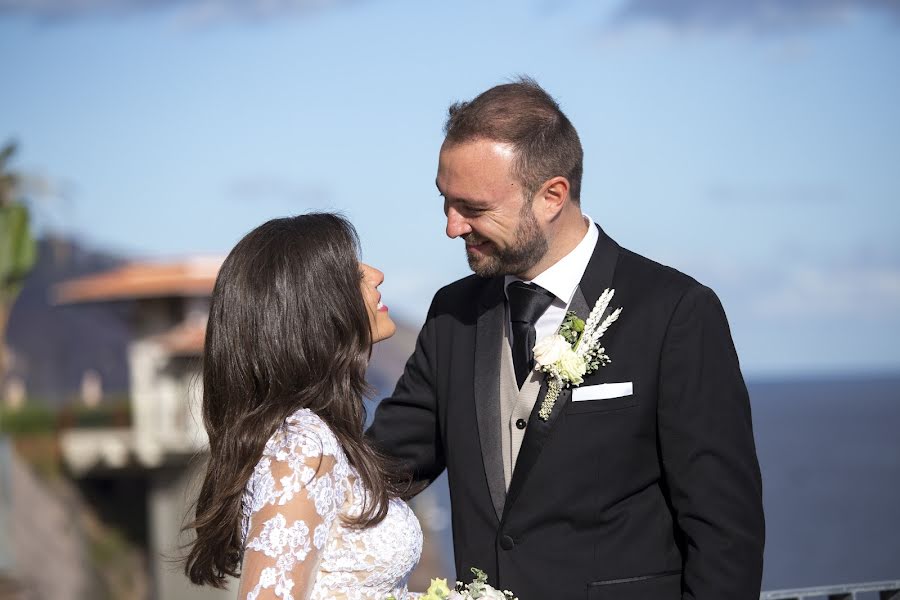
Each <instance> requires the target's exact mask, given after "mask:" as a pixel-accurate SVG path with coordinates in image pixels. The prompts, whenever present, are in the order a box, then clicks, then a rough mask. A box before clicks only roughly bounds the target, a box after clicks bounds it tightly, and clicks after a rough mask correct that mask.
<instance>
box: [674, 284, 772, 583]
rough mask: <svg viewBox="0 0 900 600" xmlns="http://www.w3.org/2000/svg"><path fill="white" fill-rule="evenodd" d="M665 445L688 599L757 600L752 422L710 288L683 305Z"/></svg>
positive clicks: (760, 524)
mask: <svg viewBox="0 0 900 600" xmlns="http://www.w3.org/2000/svg"><path fill="white" fill-rule="evenodd" d="M659 393H660V397H659V408H658V423H659V439H660V447H661V457H662V464H663V472H664V478H665V483H666V486H667V487H668V489H669V492H670V495H671V503H672V508H673V511H674V515H675V519H676V522H677V526H678V530H679V531H678V534H679V538H680V545H681V548H682V552H683V555H684V579H683V586H684V587H683V589H684V596H683V598H684V599H685V600H721V599H722V598H729V599H730V600H742V599H746V600H750V599H753V600H757V599H758V598H759V592H760V585H761V579H762V561H763V544H764V538H765V523H764V519H763V508H762V482H761V477H760V471H759V463H758V461H757V458H756V448H755V444H754V441H753V429H752V422H751V416H750V399H749V396H748V393H747V388H746V386H745V385H744V380H743V377H742V376H741V371H740V366H739V364H738V358H737V354H736V352H735V349H734V344H733V342H732V339H731V333H730V331H729V328H728V322H727V320H726V318H725V313H724V311H723V310H722V306H721V304H720V303H719V300H718V298H717V297H716V295H715V294H714V293H713V292H712V290H710V289H709V288H706V287H703V286H700V285H696V286H695V287H692V288H690V289H689V290H688V291H687V292H686V293H685V294H684V296H683V297H682V298H681V299H680V301H679V303H678V305H677V307H676V309H675V311H674V313H673V315H672V318H671V321H670V323H669V326H668V329H667V332H666V337H665V341H664V344H663V350H662V356H661V358H660V381H659Z"/></svg>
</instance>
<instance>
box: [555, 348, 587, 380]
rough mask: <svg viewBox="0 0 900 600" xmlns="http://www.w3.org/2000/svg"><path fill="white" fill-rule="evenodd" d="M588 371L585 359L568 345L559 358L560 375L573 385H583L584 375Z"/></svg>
mask: <svg viewBox="0 0 900 600" xmlns="http://www.w3.org/2000/svg"><path fill="white" fill-rule="evenodd" d="M586 371H587V363H585V361H584V357H582V356H579V355H578V354H576V353H575V351H574V350H572V348H571V347H570V346H569V345H568V344H566V349H565V351H564V352H563V353H562V356H560V357H559V374H560V375H561V376H562V378H563V379H564V380H566V381H568V382H569V383H571V384H572V385H581V384H582V383H583V382H584V374H585V372H586Z"/></svg>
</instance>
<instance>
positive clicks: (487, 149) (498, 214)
mask: <svg viewBox="0 0 900 600" xmlns="http://www.w3.org/2000/svg"><path fill="white" fill-rule="evenodd" d="M514 158H515V157H514V153H513V150H512V147H511V146H509V145H508V144H503V143H500V142H495V141H491V140H484V139H482V140H474V141H470V142H462V143H459V144H449V145H448V144H447V143H445V144H444V146H443V147H442V148H441V154H440V158H439V161H438V174H437V187H438V190H439V191H440V193H441V196H443V198H444V214H446V215H447V236H448V237H450V238H457V237H461V238H463V240H464V241H465V243H466V256H467V258H468V260H469V267H471V269H472V270H473V271H474V272H475V273H476V274H477V275H480V276H482V277H493V276H496V275H521V274H522V273H525V272H526V271H528V270H529V269H530V268H531V267H533V266H534V265H535V264H536V263H537V262H538V261H539V260H540V259H541V258H542V257H543V256H544V254H545V253H546V252H547V238H546V236H545V235H544V232H543V231H542V230H541V227H540V224H539V223H538V221H537V219H536V218H535V216H534V210H533V206H532V204H533V201H532V199H530V198H529V199H528V201H526V200H525V198H524V196H523V190H522V186H521V184H520V183H519V182H518V181H517V180H516V179H515V177H514V176H513V175H512V166H513V161H514Z"/></svg>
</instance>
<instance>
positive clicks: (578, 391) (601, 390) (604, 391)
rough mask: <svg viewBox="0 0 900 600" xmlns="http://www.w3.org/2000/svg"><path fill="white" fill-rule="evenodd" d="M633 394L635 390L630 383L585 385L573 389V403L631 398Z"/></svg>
mask: <svg viewBox="0 0 900 600" xmlns="http://www.w3.org/2000/svg"><path fill="white" fill-rule="evenodd" d="M633 393H634V390H633V386H632V385H631V382H630V381H625V382H622V383H601V384H599V385H585V386H582V387H576V388H572V402H581V401H583V400H609V399H610V398H622V397H624V396H630V395H631V394H633Z"/></svg>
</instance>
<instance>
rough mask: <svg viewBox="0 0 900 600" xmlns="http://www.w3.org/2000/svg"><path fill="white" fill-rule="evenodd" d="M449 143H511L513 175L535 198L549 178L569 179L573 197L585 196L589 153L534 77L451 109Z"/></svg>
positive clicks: (487, 93) (577, 198)
mask: <svg viewBox="0 0 900 600" xmlns="http://www.w3.org/2000/svg"><path fill="white" fill-rule="evenodd" d="M448 113H449V115H448V117H447V122H446V123H445V124H444V133H445V134H446V141H445V143H450V144H458V143H462V142H468V141H473V140H476V139H488V140H493V141H497V142H503V143H507V144H510V145H511V146H512V147H513V148H514V150H515V153H516V158H515V162H514V166H513V171H514V173H513V175H514V176H515V177H516V178H517V179H518V180H519V182H520V183H521V184H522V187H523V188H524V190H525V193H526V194H527V197H528V198H529V199H530V198H531V197H532V196H533V195H534V194H536V193H537V191H538V190H539V189H540V187H541V185H543V183H544V182H545V181H547V180H548V179H551V178H553V177H557V176H562V177H565V178H566V179H568V180H569V197H570V198H572V200H573V201H574V202H576V203H579V202H580V198H581V173H582V168H583V167H582V161H583V157H584V153H583V151H582V149H581V140H579V139H578V133H577V132H576V131H575V128H574V127H573V126H572V123H571V122H570V121H569V119H568V117H566V115H564V114H563V112H562V111H561V110H560V108H559V104H557V103H556V100H554V99H553V98H552V97H551V96H550V94H548V93H547V92H545V91H544V89H543V88H542V87H541V86H539V85H538V84H537V82H536V81H535V80H533V79H531V78H530V77H520V78H519V79H517V80H516V81H514V82H512V83H506V84H503V85H498V86H495V87H492V88H491V89H489V90H487V91H486V92H482V93H481V94H479V95H478V96H477V97H475V99H473V100H470V101H468V102H456V103H454V104H452V105H451V106H450V109H449V111H448Z"/></svg>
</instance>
